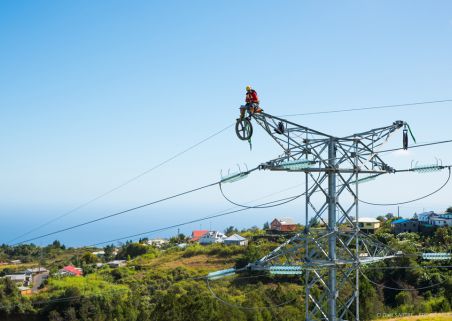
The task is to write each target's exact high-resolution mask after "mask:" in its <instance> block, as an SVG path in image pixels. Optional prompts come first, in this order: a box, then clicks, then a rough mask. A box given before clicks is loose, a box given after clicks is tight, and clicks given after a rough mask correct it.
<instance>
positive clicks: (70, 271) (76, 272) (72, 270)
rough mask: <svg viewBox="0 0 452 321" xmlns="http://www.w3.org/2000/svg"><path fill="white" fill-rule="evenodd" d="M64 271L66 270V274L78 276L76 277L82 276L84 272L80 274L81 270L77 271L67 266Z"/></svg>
mask: <svg viewBox="0 0 452 321" xmlns="http://www.w3.org/2000/svg"><path fill="white" fill-rule="evenodd" d="M63 270H65V271H66V272H69V273H72V274H74V275H76V276H79V275H82V272H80V271H79V270H77V269H76V268H75V267H73V266H72V265H68V266H65V267H64V268H63Z"/></svg>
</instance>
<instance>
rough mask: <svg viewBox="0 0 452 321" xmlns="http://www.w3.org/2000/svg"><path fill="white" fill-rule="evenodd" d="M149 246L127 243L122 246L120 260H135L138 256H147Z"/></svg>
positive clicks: (119, 254) (119, 253)
mask: <svg viewBox="0 0 452 321" xmlns="http://www.w3.org/2000/svg"><path fill="white" fill-rule="evenodd" d="M147 251H148V246H146V245H144V244H140V243H127V244H126V245H124V246H122V247H121V249H120V250H119V252H118V255H117V256H118V258H120V259H126V258H127V259H133V258H135V257H137V256H140V255H143V254H146V253H147Z"/></svg>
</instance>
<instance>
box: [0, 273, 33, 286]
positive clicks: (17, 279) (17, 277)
mask: <svg viewBox="0 0 452 321" xmlns="http://www.w3.org/2000/svg"><path fill="white" fill-rule="evenodd" d="M5 278H7V279H10V280H11V281H13V282H14V283H16V284H18V285H20V286H22V285H24V284H26V283H28V282H29V281H30V276H28V275H26V274H25V273H18V274H9V275H5Z"/></svg>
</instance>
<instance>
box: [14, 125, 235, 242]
mask: <svg viewBox="0 0 452 321" xmlns="http://www.w3.org/2000/svg"><path fill="white" fill-rule="evenodd" d="M232 126H234V124H230V125H228V126H226V127H224V128H222V129H221V130H219V131H217V132H215V133H213V134H212V135H210V136H207V137H206V138H204V139H202V140H200V141H199V142H197V143H195V144H193V145H191V146H189V147H188V148H186V149H184V150H182V151H180V152H178V153H176V154H174V155H173V156H171V157H170V158H167V159H166V160H164V161H162V162H160V163H158V164H156V165H154V166H153V167H151V168H149V169H147V170H145V171H144V172H142V173H140V174H138V175H136V176H134V177H132V178H130V179H128V180H126V181H125V182H124V183H121V184H119V185H118V186H116V187H114V188H112V189H110V190H108V191H106V192H104V193H102V194H100V195H98V196H96V197H94V198H92V199H90V200H88V201H87V202H84V203H82V204H80V205H78V206H76V207H74V208H72V209H71V210H69V211H67V212H64V213H63V214H61V215H59V216H57V217H55V218H53V219H51V220H49V221H46V222H44V223H42V224H40V225H38V226H37V227H35V228H33V229H31V230H29V231H27V232H25V233H23V234H21V235H19V236H17V237H15V238H13V239H11V240H9V241H8V242H7V243H11V242H14V241H16V240H18V239H20V238H22V237H24V236H26V235H29V234H31V233H33V232H35V231H38V230H40V229H42V228H43V227H45V226H47V225H49V224H52V223H54V222H56V221H58V220H60V219H62V218H64V217H66V216H68V215H70V214H72V213H74V212H76V211H78V210H80V209H82V208H84V207H86V206H88V205H90V204H92V203H94V202H95V201H97V200H99V199H101V198H103V197H105V196H107V195H109V194H111V193H113V192H115V191H117V190H119V189H121V188H122V187H124V186H126V185H129V184H130V183H132V182H134V181H136V180H138V179H139V178H141V177H143V176H145V175H146V174H149V173H150V172H152V171H154V170H156V169H158V168H160V167H162V166H163V165H165V164H167V163H169V162H170V161H172V160H174V159H176V158H178V157H179V156H182V155H183V154H185V153H187V152H189V151H190V150H192V149H194V148H196V147H198V146H199V145H201V144H203V143H205V142H206V141H208V140H210V139H212V138H214V137H215V136H218V135H219V134H221V133H223V132H224V131H226V130H228V129H229V128H231V127H232Z"/></svg>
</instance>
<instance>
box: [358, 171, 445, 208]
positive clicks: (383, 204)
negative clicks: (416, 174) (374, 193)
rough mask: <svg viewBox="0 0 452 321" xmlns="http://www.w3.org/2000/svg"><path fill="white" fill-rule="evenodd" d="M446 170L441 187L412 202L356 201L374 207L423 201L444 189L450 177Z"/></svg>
mask: <svg viewBox="0 0 452 321" xmlns="http://www.w3.org/2000/svg"><path fill="white" fill-rule="evenodd" d="M448 170H449V173H448V176H447V179H446V181H445V182H444V184H443V185H441V186H440V187H439V188H438V189H436V190H434V191H433V192H431V193H429V194H427V195H424V196H421V197H418V198H415V199H412V200H409V201H405V202H397V203H373V202H368V201H364V200H362V199H358V201H360V202H361V203H364V204H368V205H375V206H392V205H402V204H408V203H413V202H416V201H420V200H422V199H424V198H427V197H430V196H432V195H434V194H436V193H438V192H439V191H441V190H442V189H443V188H444V187H446V185H447V184H448V183H449V181H450V177H451V169H450V167H448Z"/></svg>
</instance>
